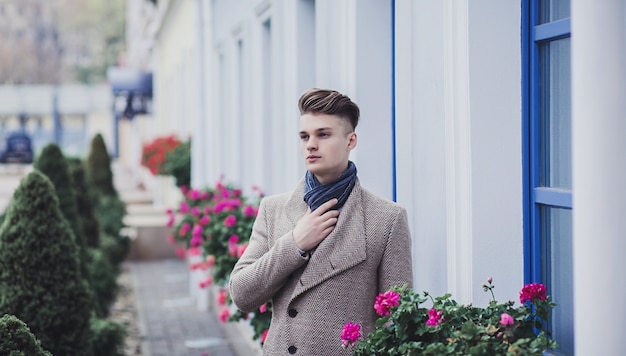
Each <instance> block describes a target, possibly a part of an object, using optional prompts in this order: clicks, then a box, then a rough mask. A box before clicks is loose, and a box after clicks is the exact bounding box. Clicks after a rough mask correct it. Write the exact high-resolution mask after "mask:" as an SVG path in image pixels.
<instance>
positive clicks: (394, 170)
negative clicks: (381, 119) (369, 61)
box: [391, 0, 398, 201]
mask: <svg viewBox="0 0 626 356" xmlns="http://www.w3.org/2000/svg"><path fill="white" fill-rule="evenodd" d="M396 160H397V157H396V1H395V0H391V195H392V200H393V201H398V187H397V178H396V176H397V174H398V171H397V166H396V165H397V162H396Z"/></svg>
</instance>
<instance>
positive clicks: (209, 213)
mask: <svg viewBox="0 0 626 356" xmlns="http://www.w3.org/2000/svg"><path fill="white" fill-rule="evenodd" d="M204 213H205V214H206V215H211V213H213V208H212V207H211V206H210V205H207V206H205V207H204Z"/></svg>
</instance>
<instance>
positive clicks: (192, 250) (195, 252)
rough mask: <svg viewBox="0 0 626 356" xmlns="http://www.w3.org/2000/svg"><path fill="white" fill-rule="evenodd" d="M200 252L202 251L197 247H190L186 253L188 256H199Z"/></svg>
mask: <svg viewBox="0 0 626 356" xmlns="http://www.w3.org/2000/svg"><path fill="white" fill-rule="evenodd" d="M201 253H202V251H201V250H200V249H199V248H197V247H192V248H190V249H189V250H187V255H189V256H200V254H201Z"/></svg>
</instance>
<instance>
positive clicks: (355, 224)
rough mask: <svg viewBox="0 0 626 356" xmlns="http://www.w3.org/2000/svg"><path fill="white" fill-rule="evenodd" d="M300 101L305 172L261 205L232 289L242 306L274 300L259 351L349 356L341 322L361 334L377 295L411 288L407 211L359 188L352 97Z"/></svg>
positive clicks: (321, 95)
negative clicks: (352, 155) (287, 190)
mask: <svg viewBox="0 0 626 356" xmlns="http://www.w3.org/2000/svg"><path fill="white" fill-rule="evenodd" d="M299 107H300V114H301V117H300V148H301V153H302V157H303V159H304V162H305V165H306V168H307V172H306V174H305V177H304V179H303V180H302V181H300V183H299V184H298V185H297V186H296V188H295V190H294V191H293V192H290V193H286V194H281V195H275V196H268V197H265V198H264V199H263V200H262V201H261V205H260V207H259V214H258V216H257V219H256V221H255V223H254V227H253V231H252V236H251V237H250V243H249V246H248V248H247V249H246V251H245V253H244V254H243V256H242V257H241V259H240V260H239V262H238V263H237V265H236V266H235V268H234V269H233V272H232V274H231V278H230V295H231V297H232V300H233V302H234V303H235V305H236V306H237V307H238V308H239V309H240V310H241V311H243V312H251V311H254V310H256V309H257V308H259V306H261V305H262V304H264V303H266V302H268V301H270V300H271V301H272V305H273V314H272V323H271V327H270V330H269V333H268V335H267V338H266V340H265V344H264V345H263V350H264V354H265V355H289V354H295V355H306V356H311V355H324V356H332V355H351V354H352V350H350V349H349V348H348V349H345V348H343V347H342V343H341V338H340V336H341V330H342V328H343V326H344V325H345V324H346V323H347V322H349V321H352V322H355V323H359V324H361V326H362V329H361V333H362V334H363V335H367V334H368V333H370V332H372V331H373V330H374V328H375V321H376V319H377V318H378V315H377V314H376V312H375V310H374V302H375V300H376V296H377V295H378V294H379V293H383V292H386V291H387V290H389V289H390V288H391V287H392V286H401V285H404V284H407V285H409V286H412V279H413V276H412V268H411V238H410V232H409V227H408V224H407V214H406V210H405V209H404V208H402V207H400V206H398V205H397V204H395V203H393V202H391V201H388V200H386V199H383V198H381V197H378V196H376V195H374V194H372V193H370V192H368V191H367V190H365V189H364V188H362V187H361V185H360V184H359V180H358V178H357V174H356V166H355V165H354V163H352V162H351V161H350V160H349V155H350V151H352V150H353V149H354V148H355V147H356V144H357V135H356V132H355V128H356V126H357V124H358V120H359V108H358V106H357V105H356V104H355V103H353V102H352V101H351V100H350V98H348V97H347V96H345V95H342V94H340V93H338V92H336V91H333V90H324V89H310V90H308V91H307V92H305V93H304V94H303V95H302V96H301V97H300V100H299Z"/></svg>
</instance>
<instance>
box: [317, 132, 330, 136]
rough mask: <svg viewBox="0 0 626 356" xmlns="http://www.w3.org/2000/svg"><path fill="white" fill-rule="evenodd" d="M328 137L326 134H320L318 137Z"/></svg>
mask: <svg viewBox="0 0 626 356" xmlns="http://www.w3.org/2000/svg"><path fill="white" fill-rule="evenodd" d="M328 136H330V134H329V133H327V132H322V133H320V134H319V137H328Z"/></svg>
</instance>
